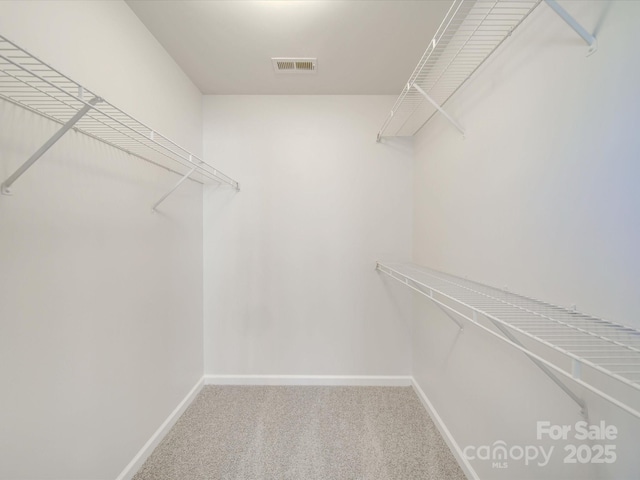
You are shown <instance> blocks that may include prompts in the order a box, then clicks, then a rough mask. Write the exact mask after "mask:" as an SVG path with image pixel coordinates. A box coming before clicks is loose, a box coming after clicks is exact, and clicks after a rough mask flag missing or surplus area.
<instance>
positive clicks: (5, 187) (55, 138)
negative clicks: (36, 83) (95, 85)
mask: <svg viewBox="0 0 640 480" xmlns="http://www.w3.org/2000/svg"><path fill="white" fill-rule="evenodd" d="M101 101H102V99H101V98H100V97H94V98H92V99H91V100H89V101H88V102H87V103H85V105H84V106H83V107H82V108H81V109H80V110H78V111H77V112H76V114H75V115H74V116H73V117H71V119H70V120H69V121H68V122H67V123H65V124H64V125H63V126H62V128H60V130H58V131H57V132H56V133H55V134H54V135H53V136H52V137H51V138H50V139H49V140H47V141H46V142H45V144H44V145H42V147H40V148H39V149H38V151H36V152H35V153H34V154H33V155H31V157H29V159H28V160H27V161H26V162H24V163H23V164H22V165H21V166H20V168H18V169H17V170H16V171H15V172H13V174H12V175H11V176H10V177H9V178H7V179H6V180H5V181H4V182H3V183H2V185H0V191H1V192H2V194H3V195H11V190H10V187H11V185H13V182H15V181H16V180H17V179H19V178H20V177H21V176H22V174H23V173H24V172H26V171H27V170H28V169H29V168H30V167H31V166H32V165H33V164H34V163H36V162H37V161H38V159H39V158H40V157H41V156H42V155H44V154H45V153H46V152H47V150H49V149H50V148H51V147H52V146H53V145H55V143H56V142H57V141H58V140H60V139H61V138H62V136H63V135H64V134H65V133H67V132H68V131H69V130H70V129H71V128H73V126H74V125H75V124H76V123H78V121H79V120H80V119H81V118H82V117H84V116H85V115H86V114H87V112H88V111H89V110H91V109H92V108H93V106H94V105H95V104H96V103H98V102H101Z"/></svg>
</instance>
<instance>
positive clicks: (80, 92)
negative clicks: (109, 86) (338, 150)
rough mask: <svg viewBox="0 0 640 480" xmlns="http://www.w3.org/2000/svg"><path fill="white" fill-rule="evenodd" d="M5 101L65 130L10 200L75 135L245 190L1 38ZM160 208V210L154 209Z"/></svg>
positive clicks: (0, 85) (7, 182) (5, 185)
mask: <svg viewBox="0 0 640 480" xmlns="http://www.w3.org/2000/svg"><path fill="white" fill-rule="evenodd" d="M0 99H3V100H6V101H8V102H11V103H13V104H16V105H19V106H21V107H24V108H26V109H28V110H30V111H32V112H34V113H36V114H39V115H41V116H43V117H46V118H48V119H50V120H52V121H53V122H56V123H58V124H59V125H61V126H62V127H61V129H60V130H59V131H58V132H57V133H56V134H55V135H54V136H53V137H52V138H51V139H49V140H48V141H47V142H46V143H45V144H44V145H43V146H42V148H40V149H39V150H38V151H37V152H36V153H34V154H33V155H32V156H31V158H29V159H28V160H27V161H26V162H25V163H24V164H23V165H22V166H21V167H20V168H19V169H18V170H17V171H16V172H15V173H14V174H12V175H11V176H9V177H8V178H7V179H4V181H3V182H2V193H5V194H9V193H10V190H9V188H10V187H11V185H12V184H13V182H15V181H16V180H17V179H18V178H19V177H20V176H21V175H22V174H23V173H24V172H25V171H26V170H27V169H28V168H29V167H30V166H31V165H33V164H34V163H35V162H36V161H37V160H38V158H39V157H40V156H41V155H42V154H44V152H46V151H47V150H48V149H49V148H50V147H51V146H53V144H54V143H55V142H56V141H57V140H59V138H60V137H62V136H63V135H64V134H65V133H66V132H67V131H68V130H70V129H74V130H75V131H78V132H81V133H83V134H86V135H88V136H90V137H92V138H94V139H96V140H99V141H101V142H104V143H106V144H108V145H110V146H112V147H115V148H117V149H119V150H121V151H124V152H127V153H128V154H130V155H132V156H135V157H138V158H140V159H142V160H145V161H147V162H150V163H153V164H155V165H157V166H159V167H162V168H164V169H166V170H169V171H171V172H173V173H175V174H177V175H179V176H181V177H182V178H183V179H185V180H186V179H190V180H193V181H196V182H199V183H203V184H204V183H211V182H216V183H221V184H226V185H229V186H231V187H233V188H235V189H239V184H238V182H237V181H235V180H234V179H232V178H231V177H229V176H228V175H225V174H224V173H222V172H220V171H219V170H217V169H216V168H214V167H213V166H211V165H209V164H208V163H206V162H204V161H203V160H202V159H200V158H198V157H197V156H196V155H194V154H192V153H191V152H189V151H188V150H186V149H184V148H182V147H181V146H180V145H178V144H177V143H175V142H173V141H172V140H170V139H169V138H167V137H165V136H164V135H162V134H160V133H158V132H157V131H155V130H154V129H152V128H150V127H149V126H147V125H145V124H144V123H142V122H140V121H139V120H136V119H135V118H134V117H132V116H131V115H129V114H127V113H125V112H124V111H122V110H120V109H119V108H117V107H116V106H114V105H112V104H110V103H109V102H107V101H105V100H104V99H102V98H101V97H100V96H98V95H96V94H95V93H92V92H91V91H90V90H88V89H86V88H84V87H83V86H81V85H80V84H79V83H77V82H75V81H74V80H72V79H70V78H69V77H67V76H65V75H63V74H62V73H60V72H59V71H58V70H56V69H54V68H53V67H51V66H50V65H48V64H46V63H45V62H43V61H42V60H39V59H38V58H36V57H35V56H33V55H31V54H30V53H29V52H27V51H26V50H24V49H23V48H21V47H19V46H18V45H16V44H15V43H13V42H11V41H10V40H8V39H7V38H5V37H3V36H0ZM181 183H182V182H180V183H179V184H178V185H176V187H174V189H175V188H177V186H179V185H180V184H181ZM174 189H172V190H171V191H170V192H169V193H171V192H172V191H173V190H174ZM165 198H166V196H165V197H163V198H161V200H160V201H162V200H164V199H165ZM159 203H160V202H157V203H156V205H154V209H155V207H156V206H157V205H158V204H159Z"/></svg>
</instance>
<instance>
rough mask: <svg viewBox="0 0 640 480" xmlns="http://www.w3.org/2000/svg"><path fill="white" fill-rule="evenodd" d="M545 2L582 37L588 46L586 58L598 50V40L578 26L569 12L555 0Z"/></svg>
mask: <svg viewBox="0 0 640 480" xmlns="http://www.w3.org/2000/svg"><path fill="white" fill-rule="evenodd" d="M545 2H546V3H547V5H549V6H550V7H551V9H552V10H553V11H554V12H556V13H557V14H558V15H559V16H560V18H562V20H564V21H565V22H566V23H567V25H569V26H570V27H571V28H572V29H573V30H574V31H575V32H576V33H577V34H578V35H580V36H581V37H582V39H583V40H584V41H585V42H586V43H587V45H589V53H588V54H587V56H589V55H591V54H592V53H594V52H595V51H596V50H597V49H598V40H597V39H596V37H594V36H593V35H592V34H590V33H589V32H587V31H586V30H585V28H584V27H583V26H582V25H580V24H579V23H578V22H577V21H576V19H575V18H573V17H572V16H571V14H570V13H569V12H567V11H566V10H565V9H564V8H562V7H561V6H560V4H559V3H558V2H557V1H556V0H545Z"/></svg>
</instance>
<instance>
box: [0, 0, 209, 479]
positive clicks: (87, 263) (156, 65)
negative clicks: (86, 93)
mask: <svg viewBox="0 0 640 480" xmlns="http://www.w3.org/2000/svg"><path fill="white" fill-rule="evenodd" d="M0 32H1V33H2V34H3V35H5V36H7V37H8V38H9V39H11V40H13V41H15V42H17V43H18V44H19V45H21V46H23V47H24V48H26V49H28V50H30V51H32V53H34V54H35V55H37V56H39V57H41V58H42V59H43V60H45V61H47V62H49V63H51V64H52V65H53V66H55V67H56V68H58V69H59V70H61V71H62V72H64V73H66V74H68V75H69V76H71V77H73V78H74V79H76V80H77V81H79V82H81V83H83V84H85V85H86V86H87V87H88V88H90V89H92V90H94V91H96V92H97V93H98V94H100V95H101V96H103V97H105V98H106V99H107V100H109V101H111V102H112V103H114V104H116V105H118V106H120V107H122V108H124V109H125V110H129V111H130V112H131V113H132V114H134V115H135V116H138V117H139V118H140V119H141V120H142V121H144V122H147V123H148V124H150V125H151V126H153V127H154V128H156V129H157V130H158V131H160V132H163V133H165V134H167V135H169V136H171V137H173V138H174V139H175V140H176V141H177V142H178V143H181V144H182V145H184V146H186V147H187V148H190V149H193V150H194V151H195V153H200V152H199V150H200V149H201V142H202V138H201V131H202V130H201V127H202V123H201V122H202V117H201V111H202V110H201V95H200V93H199V91H198V90H197V89H196V88H195V87H194V86H193V85H192V84H191V82H190V81H189V80H188V79H187V78H186V76H185V75H184V74H183V73H182V72H181V71H180V70H179V68H178V67H177V66H176V65H175V64H174V62H173V61H172V60H171V59H170V57H169V56H168V55H167V54H166V52H165V51H164V50H163V49H162V48H161V47H160V46H159V44H158V43H157V42H156V41H155V39H154V38H153V37H152V36H151V34H150V33H149V32H148V31H147V30H146V29H145V28H144V26H143V25H142V24H141V23H140V22H139V20H138V19H137V17H136V16H135V15H134V14H133V12H131V10H130V9H129V8H128V7H127V5H126V4H125V3H123V2H119V1H117V2H113V1H104V2H101V1H92V2H75V1H69V2H60V1H56V2H49V1H44V2H34V1H30V2H22V1H3V2H0ZM0 127H1V128H0V153H1V155H0V177H2V178H3V179H4V178H6V176H8V175H9V174H10V173H12V172H13V171H14V170H15V168H17V167H18V166H19V165H20V164H21V163H22V162H23V161H24V160H26V158H28V157H29V155H31V153H33V152H34V151H35V150H36V149H37V148H38V147H39V146H40V145H41V144H42V143H43V141H44V140H45V139H47V138H48V137H49V136H50V135H51V134H52V133H53V132H54V131H55V130H56V128H57V125H54V124H52V123H51V122H49V121H47V120H45V119H43V118H41V117H37V116H34V115H33V114H31V113H28V112H26V111H24V110H21V109H19V108H17V107H15V106H12V105H10V104H8V103H6V102H2V101H0ZM175 181H176V177H175V176H173V175H172V174H170V173H167V172H165V171H164V170H160V169H157V168H155V167H153V166H151V165H149V164H147V163H146V162H143V161H140V160H136V159H135V158H132V157H128V156H127V155H125V154H123V153H122V152H120V151H118V150H114V149H113V148H111V147H109V146H107V145H104V144H102V143H99V142H96V141H94V140H91V139H89V138H88V137H86V136H83V135H81V134H78V133H69V134H68V135H67V136H65V137H64V138H63V139H62V140H61V141H60V142H59V143H58V144H57V145H55V146H54V147H53V148H52V149H51V150H50V151H49V152H48V153H47V154H46V155H45V156H43V157H42V158H41V159H40V161H39V162H38V163H37V164H36V165H35V166H33V167H32V168H31V170H29V171H28V172H27V173H26V174H25V175H24V176H23V177H21V178H20V179H19V180H18V181H17V182H16V183H15V184H14V185H13V191H14V195H13V196H12V197H7V196H2V197H1V198H0V378H1V379H2V386H1V387H0V426H1V427H0V478H3V479H9V478H10V479H27V478H29V479H34V478H38V479H53V478H57V479H58V478H65V479H89V478H90V479H113V478H115V477H116V476H117V475H118V474H119V473H120V471H121V470H122V469H123V468H124V467H125V466H126V465H127V463H128V462H129V461H130V460H131V459H132V457H133V456H134V455H135V454H136V453H137V451H138V450H139V449H140V448H141V447H142V445H143V444H144V443H145V442H146V441H147V440H148V439H149V437H150V436H151V434H152V433H153V432H154V431H155V430H156V429H157V428H158V427H159V426H160V424H161V423H162V421H164V420H165V419H166V417H167V416H168V415H169V414H170V413H171V411H172V410H173V409H174V408H175V407H176V406H177V404H178V403H179V401H180V400H182V398H183V397H184V396H185V395H186V394H187V392H188V391H189V390H190V389H191V388H192V387H193V385H194V384H195V383H196V381H197V380H198V379H199V378H200V376H201V375H202V290H201V289H202V189H201V188H200V187H199V186H198V185H196V184H192V183H189V184H188V185H184V187H183V188H182V189H181V190H180V191H178V192H177V193H176V194H175V195H174V196H172V197H171V198H170V199H169V200H167V201H166V203H165V204H163V206H162V209H161V210H162V213H161V214H158V215H151V214H150V206H151V205H152V203H153V202H154V201H155V200H156V199H157V198H159V196H160V195H162V193H164V191H165V190H166V189H168V188H169V187H170V186H171V185H172V184H173V183H174V182H175Z"/></svg>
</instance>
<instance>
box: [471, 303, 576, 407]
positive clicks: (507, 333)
mask: <svg viewBox="0 0 640 480" xmlns="http://www.w3.org/2000/svg"><path fill="white" fill-rule="evenodd" d="M474 314H475V312H474ZM489 320H490V321H491V323H492V324H493V326H495V327H496V328H497V329H498V330H500V332H501V333H502V335H504V336H505V337H507V338H508V339H509V340H510V341H511V342H513V343H515V344H516V345H519V346H521V347H523V348H525V347H524V345H523V344H522V342H521V341H520V340H518V339H517V338H516V337H515V336H514V335H513V334H512V333H511V332H510V331H509V330H507V328H506V327H504V326H503V325H501V324H500V323H498V322H496V321H495V320H493V319H492V318H489ZM527 358H529V360H531V361H532V362H533V363H534V364H535V365H536V367H538V368H539V369H540V370H541V371H542V373H544V374H545V375H546V376H547V377H549V379H550V380H551V381H552V382H553V383H555V384H556V385H557V386H558V387H560V389H561V390H562V391H563V392H564V393H566V394H567V395H568V396H569V397H570V398H571V400H573V401H574V402H576V403H577V404H578V406H579V407H580V413H581V414H582V416H583V417H584V418H585V419H587V418H588V413H587V404H586V403H585V402H584V400H582V399H581V398H580V397H578V396H577V395H576V394H575V393H574V392H573V390H571V389H570V388H569V387H567V385H566V384H565V383H564V382H563V381H562V380H560V379H559V378H558V377H557V376H556V375H554V373H553V372H552V371H551V370H549V369H548V368H547V367H546V365H545V364H544V363H542V362H540V361H539V360H537V359H535V358H533V357H530V356H528V355H527ZM573 377H574V378H580V376H579V374H578V375H577V376H576V373H575V366H574V373H573Z"/></svg>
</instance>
